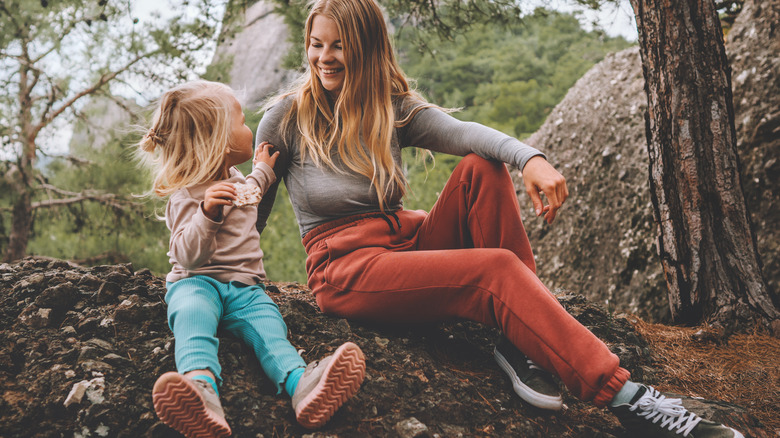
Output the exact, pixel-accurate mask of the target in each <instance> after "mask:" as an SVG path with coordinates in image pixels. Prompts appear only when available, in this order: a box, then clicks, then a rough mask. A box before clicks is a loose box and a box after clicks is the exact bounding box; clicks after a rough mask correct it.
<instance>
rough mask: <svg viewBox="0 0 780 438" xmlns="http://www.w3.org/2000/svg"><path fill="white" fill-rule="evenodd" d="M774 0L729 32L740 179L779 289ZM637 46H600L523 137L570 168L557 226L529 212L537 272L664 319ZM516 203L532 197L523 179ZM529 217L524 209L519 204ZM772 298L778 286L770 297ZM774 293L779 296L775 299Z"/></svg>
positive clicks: (615, 305)
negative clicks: (605, 50)
mask: <svg viewBox="0 0 780 438" xmlns="http://www.w3.org/2000/svg"><path fill="white" fill-rule="evenodd" d="M779 9H780V1H778V0H772V1H766V2H753V1H750V0H748V1H747V2H745V6H744V10H743V12H742V13H741V14H740V15H739V17H738V18H737V20H736V22H735V24H734V26H733V28H732V30H731V32H730V33H729V34H728V40H727V43H726V51H727V53H728V54H729V55H730V59H731V63H732V78H733V92H734V108H735V119H736V125H737V147H738V152H739V156H740V160H741V162H742V181H743V189H744V190H745V192H746V195H747V205H748V210H749V212H750V214H751V218H752V220H753V223H754V225H756V226H755V231H756V235H757V237H758V248H759V253H760V255H761V257H762V258H763V260H764V265H765V266H764V274H765V277H766V278H767V280H768V282H769V285H770V287H771V288H773V289H774V290H775V291H777V290H778V281H779V280H780V259H779V258H778V257H779V254H778V249H779V248H778V242H780V239H779V238H778V233H780V227H778V221H779V220H780V202H779V201H778V198H777V195H776V193H774V191H775V190H776V187H777V182H778V178H780V134H779V132H780V131H779V130H780V111H778V108H780V75H779V74H778V73H780V55H778V53H780V51H779V50H778V47H780V38H778V32H780V31H779V30H778V29H777V22H778V16H779V15H780V12H778V10H779ZM643 84H644V78H643V76H642V66H641V59H640V56H639V50H638V48H637V47H633V48H629V49H626V50H624V51H621V52H619V53H616V54H613V55H610V56H607V57H606V58H605V59H604V60H603V61H602V62H600V63H599V64H597V65H596V66H594V67H593V68H592V69H591V70H590V71H589V72H588V73H586V74H585V75H584V76H583V77H582V78H581V79H580V80H579V81H578V82H577V83H576V84H575V85H574V87H572V88H571V89H570V90H569V92H568V94H567V95H566V97H565V98H564V99H563V101H561V103H560V104H559V105H558V106H556V107H555V109H554V110H553V111H552V113H551V114H550V116H549V117H548V118H547V120H546V122H545V123H544V125H543V126H542V127H541V128H540V129H539V130H538V131H537V132H536V133H534V135H533V136H531V138H530V139H528V143H530V144H532V145H534V146H536V147H538V148H540V149H542V150H543V151H545V152H546V153H547V155H548V158H549V159H550V161H551V162H552V163H553V164H554V165H555V166H556V167H557V168H558V169H560V170H561V171H562V173H563V174H564V176H566V178H567V181H568V186H569V192H570V198H569V200H568V202H567V204H566V205H565V206H564V209H563V210H562V211H561V212H560V213H559V215H558V218H557V219H556V222H555V224H554V225H552V226H549V225H546V224H544V223H542V221H541V220H534V219H529V220H527V222H528V223H527V229H528V232H529V235H530V236H531V239H532V241H533V242H534V244H535V250H536V251H537V259H538V273H539V276H540V277H541V278H542V279H543V280H544V281H545V282H546V283H547V284H548V285H550V286H551V287H552V288H557V287H565V288H568V289H572V290H576V291H578V292H581V293H583V294H585V295H586V296H587V297H588V298H589V299H592V300H594V301H597V302H600V303H603V304H605V305H606V306H607V307H608V308H611V309H618V310H623V311H630V312H634V313H637V314H639V315H642V316H644V317H646V318H650V319H653V320H656V321H668V320H669V318H670V312H669V308H668V300H667V298H666V283H665V279H664V275H663V272H662V268H661V263H660V260H659V258H658V255H657V249H656V247H655V241H656V225H655V223H654V221H653V210H652V204H651V201H650V191H649V182H648V177H649V175H648V171H649V164H648V156H647V146H646V138H645V124H644V112H645V110H646V108H647V98H646V95H645V93H644V88H643V86H644V85H643ZM520 192H521V194H520V196H521V205H524V206H530V205H531V203H530V200H529V199H528V197H527V195H526V194H525V191H524V190H520ZM525 216H526V217H533V215H532V213H531V212H530V211H529V214H526V215H525ZM775 298H776V296H775ZM776 302H777V300H776Z"/></svg>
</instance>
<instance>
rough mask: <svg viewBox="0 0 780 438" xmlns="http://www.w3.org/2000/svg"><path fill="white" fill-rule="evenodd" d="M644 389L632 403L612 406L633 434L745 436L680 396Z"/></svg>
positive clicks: (705, 437)
mask: <svg viewBox="0 0 780 438" xmlns="http://www.w3.org/2000/svg"><path fill="white" fill-rule="evenodd" d="M639 386H640V389H639V391H637V393H636V395H634V397H633V398H632V399H631V401H630V402H629V403H624V404H619V405H617V406H610V407H609V410H610V411H612V413H613V414H615V416H616V417H618V419H619V420H620V422H621V423H622V424H623V426H624V427H625V428H626V429H628V430H629V432H630V433H631V436H637V437H693V438H743V436H742V434H741V433H739V432H737V431H736V430H734V429H732V428H730V427H726V426H724V425H722V424H717V423H713V422H712V421H708V420H705V419H703V418H701V417H699V416H698V415H696V414H694V413H693V412H690V411H688V410H687V409H685V407H684V406H683V404H682V400H681V399H679V398H666V396H664V395H662V394H661V393H660V392H658V391H656V390H655V388H653V387H651V386H644V385H639Z"/></svg>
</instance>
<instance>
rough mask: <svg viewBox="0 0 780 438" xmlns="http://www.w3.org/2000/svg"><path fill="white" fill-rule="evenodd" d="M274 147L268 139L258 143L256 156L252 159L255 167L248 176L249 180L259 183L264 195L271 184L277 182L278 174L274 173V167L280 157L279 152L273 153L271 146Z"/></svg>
mask: <svg viewBox="0 0 780 438" xmlns="http://www.w3.org/2000/svg"><path fill="white" fill-rule="evenodd" d="M273 147H274V146H273V145H272V144H270V143H268V142H266V141H264V142H262V143H260V144H258V145H257V148H255V157H254V158H253V159H252V164H253V165H254V168H253V169H252V173H250V174H249V175H248V176H247V182H251V183H254V184H255V185H257V187H259V188H260V192H261V194H262V195H265V193H266V192H267V191H268V188H269V187H270V186H271V184H273V183H274V182H276V174H274V170H273V168H274V165H275V164H276V160H277V158H279V152H274V154H273V155H271V148H273Z"/></svg>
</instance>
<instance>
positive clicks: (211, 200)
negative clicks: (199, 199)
mask: <svg viewBox="0 0 780 438" xmlns="http://www.w3.org/2000/svg"><path fill="white" fill-rule="evenodd" d="M235 199H236V187H235V186H234V185H233V184H232V183H228V182H221V183H217V184H214V185H213V186H211V187H209V188H208V189H206V194H205V196H204V199H203V214H205V215H206V217H207V218H209V219H211V220H213V221H214V222H219V221H220V220H222V207H224V206H225V205H232V204H233V201H234V200H235Z"/></svg>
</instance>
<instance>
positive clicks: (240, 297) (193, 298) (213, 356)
mask: <svg viewBox="0 0 780 438" xmlns="http://www.w3.org/2000/svg"><path fill="white" fill-rule="evenodd" d="M166 286H167V288H168V293H166V294H165V302H166V303H168V326H169V327H170V328H171V330H172V331H173V336H174V337H175V339H176V369H177V370H178V372H179V373H182V374H184V373H186V372H188V371H192V370H200V369H208V370H210V371H211V372H212V373H214V376H215V377H216V378H217V381H219V382H220V383H221V382H222V377H220V372H221V371H222V367H221V366H220V365H219V360H218V359H217V350H218V348H219V340H218V339H217V336H216V335H217V326H218V325H220V324H221V327H223V328H224V329H226V330H228V331H229V332H230V333H232V334H233V335H235V336H236V337H238V338H239V339H241V340H243V341H244V342H246V343H247V344H248V345H249V346H251V347H252V348H253V349H254V351H255V355H256V356H257V359H258V360H259V361H260V366H262V367H263V371H265V374H266V375H267V376H268V377H269V378H270V379H271V381H272V382H274V383H275V384H276V388H277V390H278V391H279V392H281V390H282V384H283V383H284V381H285V379H286V378H287V375H288V374H289V373H290V372H291V371H293V370H295V369H296V368H302V367H305V366H306V363H305V362H304V361H303V359H302V358H301V356H300V355H299V354H298V352H297V351H296V350H295V347H293V346H292V344H290V341H288V340H287V325H286V324H285V323H284V320H283V319H282V314H281V313H279V307H278V306H277V305H276V303H274V302H273V301H272V300H271V298H270V297H269V296H268V295H266V293H265V286H264V285H263V284H262V283H261V284H257V285H254V286H247V285H245V284H242V283H238V282H231V283H222V282H219V281H217V280H214V279H213V278H211V277H206V276H203V275H197V276H194V277H188V278H184V279H182V280H179V281H176V282H174V283H167V284H166Z"/></svg>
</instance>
